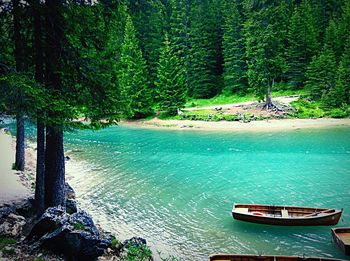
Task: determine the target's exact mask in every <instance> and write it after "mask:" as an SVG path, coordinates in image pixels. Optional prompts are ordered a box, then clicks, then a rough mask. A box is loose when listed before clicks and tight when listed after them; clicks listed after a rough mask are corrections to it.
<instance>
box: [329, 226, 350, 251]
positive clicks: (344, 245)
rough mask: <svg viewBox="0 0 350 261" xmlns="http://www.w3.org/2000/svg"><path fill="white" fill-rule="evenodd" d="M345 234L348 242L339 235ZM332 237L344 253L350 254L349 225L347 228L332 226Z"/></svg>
mask: <svg viewBox="0 0 350 261" xmlns="http://www.w3.org/2000/svg"><path fill="white" fill-rule="evenodd" d="M344 234H347V238H348V240H349V242H345V240H344V239H342V236H341V235H344ZM332 237H333V240H334V242H335V243H336V244H337V245H338V247H339V248H340V249H341V250H342V251H343V252H344V253H345V255H347V256H350V227H347V228H345V227H344V228H342V227H339V228H332Z"/></svg>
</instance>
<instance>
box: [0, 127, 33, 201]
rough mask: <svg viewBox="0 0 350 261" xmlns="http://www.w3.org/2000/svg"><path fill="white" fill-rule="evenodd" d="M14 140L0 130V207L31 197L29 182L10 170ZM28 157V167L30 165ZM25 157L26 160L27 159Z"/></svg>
mask: <svg viewBox="0 0 350 261" xmlns="http://www.w3.org/2000/svg"><path fill="white" fill-rule="evenodd" d="M13 141H14V139H13V138H12V136H11V135H10V134H7V133H5V132H4V130H1V129H0V148H1V149H0V206H1V205H3V204H5V203H11V202H13V201H17V200H22V199H25V198H28V197H29V196H31V195H32V194H31V191H30V189H29V188H30V186H31V181H30V180H29V179H28V178H25V176H24V174H23V173H21V172H19V171H15V170H12V164H13V163H14V162H15V147H14V144H13ZM28 157H29V162H28V163H29V166H30V165H31V164H32V163H31V160H30V157H31V156H28ZM28 157H27V158H28Z"/></svg>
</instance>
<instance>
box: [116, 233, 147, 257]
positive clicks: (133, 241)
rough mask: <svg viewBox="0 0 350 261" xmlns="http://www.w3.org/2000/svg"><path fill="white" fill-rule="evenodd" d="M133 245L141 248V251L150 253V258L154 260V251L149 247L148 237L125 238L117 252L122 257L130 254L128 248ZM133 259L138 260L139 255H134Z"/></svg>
mask: <svg viewBox="0 0 350 261" xmlns="http://www.w3.org/2000/svg"><path fill="white" fill-rule="evenodd" d="M132 247H137V248H138V249H139V250H140V251H139V252H143V253H146V254H149V255H150V257H149V259H148V260H153V258H152V252H151V251H150V250H149V248H148V247H147V241H146V239H143V238H141V237H133V238H130V239H127V240H125V241H124V242H123V243H121V244H120V245H119V246H118V247H117V248H116V252H117V253H118V255H119V256H120V257H126V256H128V250H129V249H130V248H132ZM133 254H134V253H133ZM122 260H124V259H122ZM133 260H137V256H134V259H133Z"/></svg>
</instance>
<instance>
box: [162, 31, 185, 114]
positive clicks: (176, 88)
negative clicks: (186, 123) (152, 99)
mask: <svg viewBox="0 0 350 261" xmlns="http://www.w3.org/2000/svg"><path fill="white" fill-rule="evenodd" d="M157 77H158V79H157V82H156V86H157V91H158V95H159V101H160V102H159V107H160V109H161V110H163V111H166V113H167V114H168V115H176V114H177V110H178V109H181V108H183V106H184V104H185V97H186V85H185V82H186V79H185V72H184V69H183V67H182V66H181V60H180V58H179V57H178V56H177V54H176V53H175V51H174V47H173V44H172V43H170V42H169V39H168V36H167V35H166V36H165V42H164V47H163V49H162V51H161V54H160V59H159V65H158V74H157Z"/></svg>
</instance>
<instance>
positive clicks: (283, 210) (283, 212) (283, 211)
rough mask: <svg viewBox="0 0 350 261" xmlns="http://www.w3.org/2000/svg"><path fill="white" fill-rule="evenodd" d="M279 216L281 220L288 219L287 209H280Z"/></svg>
mask: <svg viewBox="0 0 350 261" xmlns="http://www.w3.org/2000/svg"><path fill="white" fill-rule="evenodd" d="M281 214H282V217H283V218H289V214H288V210H287V209H282V210H281Z"/></svg>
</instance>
